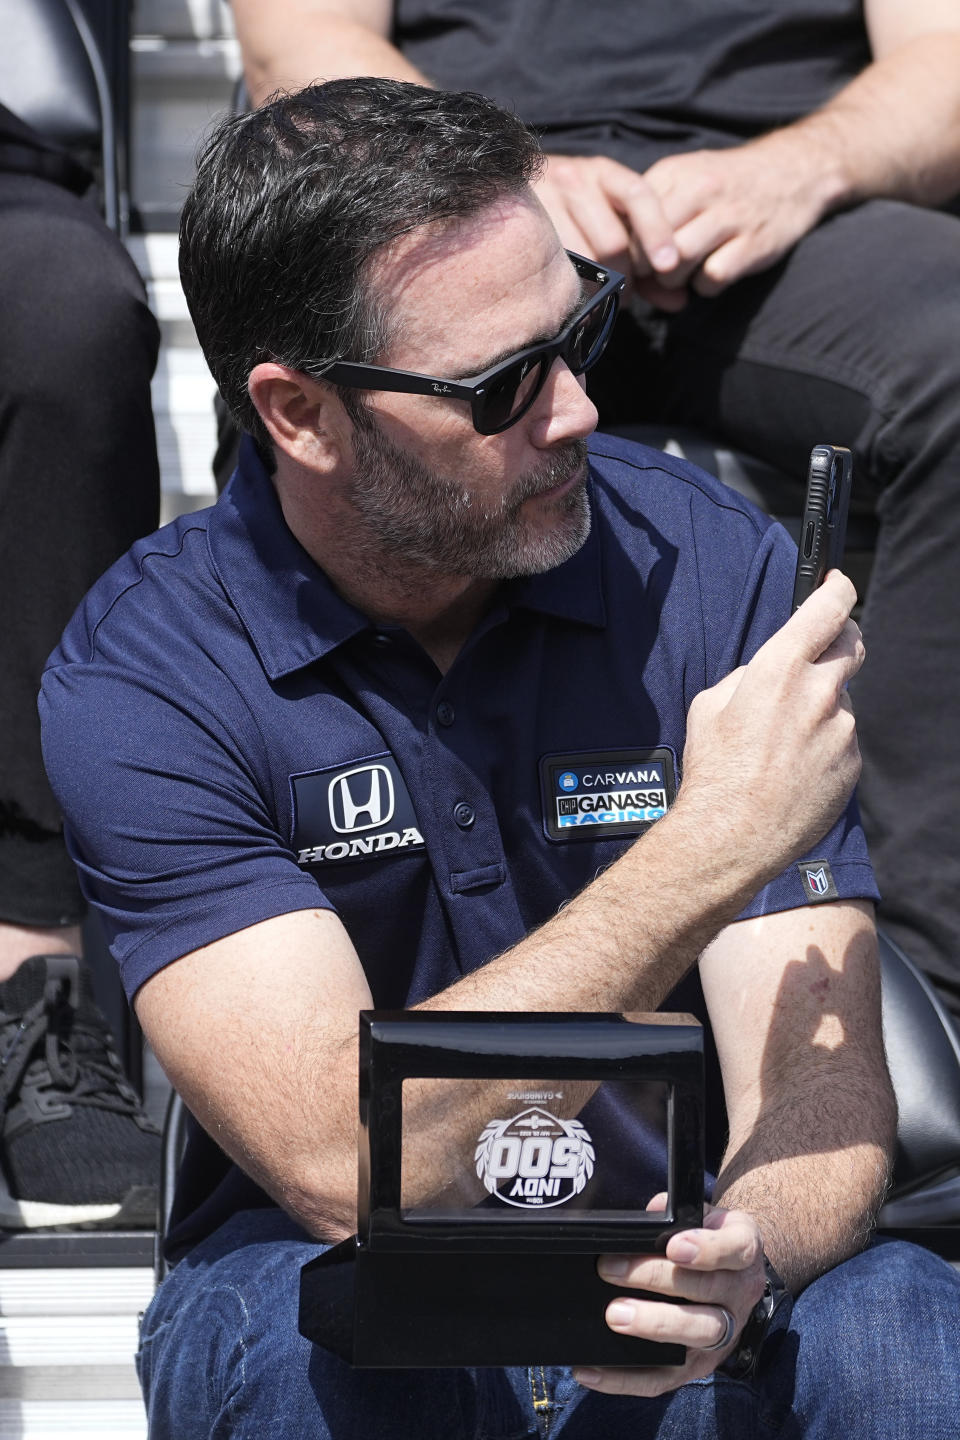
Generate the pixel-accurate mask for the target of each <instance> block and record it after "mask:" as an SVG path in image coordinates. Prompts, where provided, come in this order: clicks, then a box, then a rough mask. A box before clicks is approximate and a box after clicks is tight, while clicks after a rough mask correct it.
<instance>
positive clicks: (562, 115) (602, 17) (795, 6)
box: [394, 0, 870, 170]
mask: <svg viewBox="0 0 960 1440" xmlns="http://www.w3.org/2000/svg"><path fill="white" fill-rule="evenodd" d="M394 38H395V40H396V41H397V43H398V44H399V45H400V48H401V49H402V50H403V53H404V55H406V57H407V58H408V59H409V60H410V61H411V62H412V63H413V64H415V65H417V66H418V67H419V68H420V69H421V70H423V72H424V74H425V75H426V76H427V77H428V78H429V79H430V80H432V81H433V82H435V83H436V84H438V85H441V86H443V87H444V88H445V89H450V90H479V91H482V92H483V93H484V94H487V95H490V96H492V97H493V98H494V99H495V100H499V101H500V102H501V103H503V104H506V105H508V106H510V107H511V108H512V109H514V110H515V111H516V112H517V113H518V114H519V115H520V116H521V117H522V118H523V119H524V120H526V121H527V122H528V123H529V124H531V125H534V126H535V127H536V128H537V129H538V130H540V131H542V133H543V138H544V146H545V148H546V149H547V150H550V151H553V152H555V153H564V152H566V153H573V154H600V153H602V154H608V155H612V156H613V157H614V158H615V159H619V160H622V161H623V162H624V163H626V164H629V165H632V166H634V168H636V169H639V170H643V169H645V168H646V167H647V166H648V165H649V164H651V163H652V162H653V161H654V160H656V159H657V158H658V157H659V156H661V155H665V154H671V153H673V152H675V151H678V150H694V149H699V148H700V147H703V146H707V147H716V146H722V145H731V144H736V143H738V142H739V141H742V140H746V139H749V138H750V137H752V136H755V135H759V134H762V133H763V132H764V131H767V130H770V129H772V128H773V127H775V126H777V125H784V124H789V123H790V122H791V121H793V120H796V119H798V118H799V117H800V116H802V115H806V114H809V112H810V111H811V110H813V109H815V108H816V107H817V106H818V105H822V104H823V103H824V102H825V101H826V100H828V99H829V98H830V96H831V95H833V94H834V93H835V92H836V91H837V90H839V89H840V88H841V87H842V86H843V85H844V84H846V83H847V81H849V80H850V79H851V78H852V77H853V76H854V75H855V74H857V72H858V71H859V70H861V69H862V68H863V66H864V65H865V64H867V62H868V60H869V58H870V54H869V47H868V42H867V35H866V31H865V28H864V22H863V6H862V3H861V0H647V3H643V0H586V3H585V0H483V3H478V0H397V4H396V6H395V30H394Z"/></svg>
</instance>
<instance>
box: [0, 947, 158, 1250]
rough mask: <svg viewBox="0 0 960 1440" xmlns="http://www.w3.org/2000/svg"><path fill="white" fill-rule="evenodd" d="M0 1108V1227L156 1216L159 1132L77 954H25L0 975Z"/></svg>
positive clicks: (133, 1223)
mask: <svg viewBox="0 0 960 1440" xmlns="http://www.w3.org/2000/svg"><path fill="white" fill-rule="evenodd" d="M0 1114H2V1131H0V1227H3V1228H6V1229H15V1230H34V1229H39V1228H41V1227H48V1226H55V1225H69V1226H75V1227H80V1228H82V1229H101V1228H103V1229H111V1230H121V1229H123V1230H125V1229H130V1228H133V1229H143V1228H152V1226H153V1225H154V1224H155V1223H156V1205H157V1186H158V1181H159V1175H160V1149H161V1140H160V1132H159V1130H158V1129H157V1126H156V1125H154V1123H153V1121H152V1120H150V1119H149V1117H148V1116H147V1115H145V1114H144V1111H143V1108H142V1106H141V1104H140V1101H139V1099H138V1097H137V1094H136V1091H135V1090H134V1089H133V1087H132V1086H131V1085H130V1084H129V1082H128V1081H127V1079H126V1076H125V1075H124V1072H123V1069H122V1067H121V1065H120V1060H119V1058H118V1056H117V1054H116V1052H115V1050H114V1048H113V1039H112V1037H111V1035H110V1031H109V1029H108V1027H107V1023H106V1021H105V1020H104V1018H103V1016H102V1015H101V1013H100V1011H99V1010H98V1009H97V1006H96V1005H95V1004H94V1001H93V995H92V987H91V984H90V977H89V974H88V972H87V970H86V968H85V967H84V966H82V965H81V963H80V961H79V960H78V959H77V957H76V956H75V955H35V956H33V957H32V958H31V959H30V960H25V961H24V962H23V964H22V965H20V966H19V968H18V969H17V970H16V971H15V973H14V974H13V975H12V976H11V977H10V979H9V980H6V981H4V982H3V984H0Z"/></svg>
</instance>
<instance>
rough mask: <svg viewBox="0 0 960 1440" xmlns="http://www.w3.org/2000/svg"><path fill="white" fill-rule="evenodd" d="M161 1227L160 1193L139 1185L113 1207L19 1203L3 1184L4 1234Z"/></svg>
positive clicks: (0, 1209)
mask: <svg viewBox="0 0 960 1440" xmlns="http://www.w3.org/2000/svg"><path fill="white" fill-rule="evenodd" d="M156 1223H157V1192H156V1190H155V1189H154V1187H153V1186H151V1185H137V1186H134V1188H133V1189H132V1190H130V1191H128V1193H127V1194H126V1195H125V1196H124V1198H123V1200H122V1201H120V1202H115V1203H113V1204H110V1205H54V1204H51V1203H49V1202H48V1201H45V1200H18V1199H16V1197H15V1196H13V1195H11V1194H10V1192H9V1190H8V1189H7V1187H6V1185H5V1184H4V1183H3V1181H2V1180H0V1229H2V1230H57V1229H61V1228H67V1229H70V1230H152V1229H154V1228H155V1226H156Z"/></svg>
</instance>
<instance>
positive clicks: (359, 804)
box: [327, 764, 395, 835]
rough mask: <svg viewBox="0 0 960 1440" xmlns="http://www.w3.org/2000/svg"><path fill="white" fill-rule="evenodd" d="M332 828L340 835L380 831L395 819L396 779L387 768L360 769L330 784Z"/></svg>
mask: <svg viewBox="0 0 960 1440" xmlns="http://www.w3.org/2000/svg"><path fill="white" fill-rule="evenodd" d="M327 796H328V799H329V802H330V824H331V825H332V826H333V828H334V830H336V831H337V833H338V834H340V835H352V834H354V833H355V832H356V831H357V830H376V829H378V828H379V827H380V826H381V825H386V824H387V823H388V822H389V821H390V820H392V819H393V812H394V809H395V800H394V794H393V776H392V775H391V774H390V771H389V770H388V769H387V767H386V765H383V764H374V765H358V766H357V767H356V769H354V770H345V771H344V772H343V774H342V775H338V776H337V777H336V778H335V779H334V780H331V781H330V788H329V790H328V792H327Z"/></svg>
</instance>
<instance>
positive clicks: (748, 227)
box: [233, 0, 960, 1027]
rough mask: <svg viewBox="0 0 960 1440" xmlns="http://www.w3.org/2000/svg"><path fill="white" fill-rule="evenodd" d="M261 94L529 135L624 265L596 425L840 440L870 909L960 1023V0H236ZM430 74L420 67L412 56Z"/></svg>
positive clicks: (759, 450) (564, 196) (570, 217)
mask: <svg viewBox="0 0 960 1440" xmlns="http://www.w3.org/2000/svg"><path fill="white" fill-rule="evenodd" d="M233 13H234V17H235V21H236V30H237V35H238V38H239V40H240V44H241V47H242V51H243V58H244V67H245V73H246V77H247V85H248V88H249V91H250V94H251V96H252V99H253V101H254V103H259V102H260V101H262V100H263V99H264V98H265V97H266V96H267V95H269V94H270V93H271V92H272V91H273V90H275V89H278V88H281V89H290V88H294V89H295V88H299V87H300V86H302V85H305V84H308V83H310V82H312V81H314V80H318V79H331V78H334V77H336V76H338V75H365V74H370V75H386V76H392V77H394V78H396V79H402V80H412V81H419V82H421V83H433V84H437V85H440V86H443V87H444V88H445V89H470V90H479V91H482V92H484V93H485V94H488V95H491V96H492V97H494V98H495V99H497V100H498V101H500V102H501V103H504V104H507V105H509V106H511V107H512V108H514V109H515V110H516V111H517V113H518V114H519V115H520V116H521V117H522V118H523V119H524V120H526V121H527V122H528V123H530V124H532V125H534V126H535V127H536V129H537V130H538V131H539V132H540V134H541V136H542V140H543V144H544V148H545V149H546V150H547V152H548V163H547V167H546V169H545V171H544V174H543V176H542V178H541V180H540V181H539V183H538V185H537V193H538V195H539V197H540V199H541V200H542V202H543V204H544V205H545V206H546V208H547V211H548V212H549V214H550V216H551V218H552V219H553V221H554V223H555V224H556V226H557V229H558V230H559V232H560V235H561V237H562V239H563V240H564V242H565V243H566V244H567V245H569V246H570V247H571V248H573V249H574V250H577V251H579V252H580V253H581V254H584V255H589V256H591V257H592V258H594V259H597V260H599V261H601V262H602V263H603V264H607V265H613V266H616V267H617V268H618V269H620V270H623V271H626V272H627V274H628V276H629V277H630V281H631V284H632V288H633V294H634V297H635V301H634V305H633V306H632V307H631V309H630V310H629V311H627V310H626V309H625V311H624V312H623V313H622V314H621V317H620V319H619V321H618V327H617V334H616V336H615V337H614V340H613V342H612V343H611V346H610V349H609V351H608V355H607V357H606V358H605V360H604V362H603V363H602V364H601V365H600V367H599V368H598V370H597V371H596V372H595V373H594V375H593V377H592V378H591V386H590V389H591V396H592V398H593V399H594V400H595V402H596V403H597V405H598V407H599V410H600V424H601V428H606V427H607V426H616V425H623V424H625V423H627V424H629V423H636V422H639V421H643V420H649V421H652V422H655V423H660V422H663V423H664V424H666V425H675V424H688V425H693V426H695V427H700V428H701V429H703V430H705V431H706V432H708V433H710V434H712V435H714V436H716V437H720V438H721V439H722V440H723V441H725V442H727V443H729V444H731V445H733V446H734V447H737V448H739V449H741V450H744V451H747V452H750V453H753V454H756V455H757V456H760V457H762V458H763V459H765V460H767V461H770V462H772V463H773V464H774V465H776V466H779V467H780V468H781V469H782V470H784V471H786V472H788V473H791V474H794V475H796V476H797V477H798V480H800V479H802V477H803V475H804V473H805V468H806V459H807V456H808V455H809V452H810V448H811V446H812V445H814V444H815V443H818V442H820V441H830V442H833V443H839V444H845V445H849V446H850V447H851V449H852V450H853V453H854V459H855V470H854V473H855V480H856V493H857V494H858V495H859V497H860V498H861V499H862V500H863V501H864V503H867V504H872V503H873V502H876V513H877V516H878V518H879V521H880V533H879V541H878V545H877V549H876V555H875V560H874V565H873V574H872V579H871V582H870V587H869V593H868V596H867V602H866V606H865V609H864V612H863V617H862V624H863V628H864V634H865V636H866V639H867V642H868V644H869V647H870V658H871V663H870V666H869V667H868V668H867V669H866V670H865V671H864V672H863V674H862V675H860V676H859V677H858V678H857V680H856V682H855V683H854V686H853V690H852V693H853V696H854V701H855V704H856V707H857V717H858V724H859V731H860V741H861V747H862V750H863V763H864V770H863V778H862V781H861V786H860V801H861V806H862V810H863V816H864V824H865V828H866V833H867V838H868V841H869V843H870V850H871V856H872V860H873V864H874V867H875V870H876V874H877V879H878V883H879V887H880V892H881V895H882V897H883V899H882V905H881V909H880V918H881V921H882V923H883V925H884V927H885V929H886V930H887V931H888V932H889V933H890V935H891V936H892V938H893V939H894V940H895V941H897V942H898V943H899V944H900V945H901V946H902V948H903V949H904V950H905V951H906V952H907V954H908V955H909V956H910V957H911V958H912V959H913V960H914V961H915V962H916V963H917V964H919V965H920V966H922V967H923V969H925V970H926V972H927V974H928V975H929V976H930V978H931V979H932V981H933V982H934V984H935V985H936V986H937V988H938V989H939V992H940V995H941V998H942V999H943V1000H944V1002H945V1004H946V1005H947V1006H948V1008H949V1009H950V1010H951V1012H952V1014H953V1017H954V1021H955V1023H956V1024H957V1025H958V1027H960V845H958V841H957V829H956V822H955V814H954V812H955V809H956V797H957V794H958V792H960V732H958V730H957V727H956V726H955V725H952V724H951V723H949V721H946V722H945V720H944V717H945V716H950V715H952V714H955V713H957V712H958V710H960V615H958V611H957V607H956V605H955V603H954V592H955V578H954V572H955V556H956V554H957V553H958V549H960V353H958V347H957V344H956V337H957V334H958V333H960V220H958V218H957V217H956V215H955V214H953V213H948V211H947V210H946V209H943V208H938V207H947V206H949V204H950V203H951V202H955V200H956V197H957V196H958V194H960V12H958V9H957V6H956V5H955V4H954V3H952V0H950V3H944V0H915V3H913V4H910V5H904V4H902V3H901V0H865V3H861V0H768V3H767V4H757V3H756V0H675V3H672V4H669V5H653V4H639V3H634V4H629V5H626V4H623V3H622V0H597V3H593V4H590V5H583V4H582V3H580V0H522V3H521V0H488V3H484V4H479V3H478V4H474V5H466V4H463V3H462V0H398V3H397V4H391V3H390V0H274V3H272V4H271V5H261V4H258V3H257V0H233ZM424 77H426V81H425V79H424Z"/></svg>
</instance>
